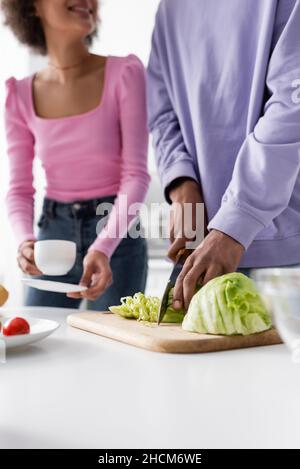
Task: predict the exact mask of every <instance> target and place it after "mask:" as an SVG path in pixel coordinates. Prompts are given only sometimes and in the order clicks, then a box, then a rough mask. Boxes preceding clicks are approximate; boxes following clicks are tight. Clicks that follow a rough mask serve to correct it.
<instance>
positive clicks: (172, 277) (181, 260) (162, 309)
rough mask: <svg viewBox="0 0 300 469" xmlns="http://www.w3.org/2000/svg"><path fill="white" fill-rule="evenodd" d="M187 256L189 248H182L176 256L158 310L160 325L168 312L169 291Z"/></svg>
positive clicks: (158, 323)
mask: <svg viewBox="0 0 300 469" xmlns="http://www.w3.org/2000/svg"><path fill="white" fill-rule="evenodd" d="M186 257H187V250H186V249H181V250H180V251H179V252H178V254H177V257H176V262H175V265H174V267H173V270H172V272H171V275H170V278H169V280H168V283H167V286H166V288H165V291H164V294H163V297H162V300H161V303H160V307H159V311H158V318H157V325H158V326H159V325H160V323H161V322H162V320H163V318H164V315H165V314H166V310H167V307H168V302H169V293H170V290H171V289H172V288H173V287H174V286H175V283H176V280H177V277H178V275H179V274H180V272H181V270H182V266H183V264H184V262H185V259H186Z"/></svg>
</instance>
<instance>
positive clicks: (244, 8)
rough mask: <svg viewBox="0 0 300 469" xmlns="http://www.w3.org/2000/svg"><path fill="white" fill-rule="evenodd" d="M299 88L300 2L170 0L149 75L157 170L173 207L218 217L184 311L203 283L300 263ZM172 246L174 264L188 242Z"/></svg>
mask: <svg viewBox="0 0 300 469" xmlns="http://www.w3.org/2000/svg"><path fill="white" fill-rule="evenodd" d="M299 86H300V0H209V1H207V0H162V2H161V4H160V7H159V10H158V13H157V18H156V25H155V30H154V34H153V45H152V52H151V57H150V62H149V70H148V105H149V124H150V129H151V131H152V133H153V140H154V146H155V151H156V159H157V164H158V171H159V174H160V176H161V180H162V184H163V188H164V191H165V195H166V198H167V200H168V201H169V202H170V203H175V202H177V204H176V206H179V207H180V206H181V205H182V204H184V203H185V202H192V203H193V204H196V203H198V202H204V204H205V208H206V212H207V218H208V227H207V229H208V235H207V236H206V237H205V239H204V241H203V242H202V243H201V244H200V246H199V247H198V248H196V249H195V250H194V251H193V253H192V254H191V255H190V257H189V258H188V259H187V261H186V262H185V265H184V267H183V270H182V273H181V275H180V276H179V278H178V281H177V283H176V286H175V290H174V306H175V307H176V308H180V307H181V306H182V305H183V306H184V307H185V308H187V307H188V305H189V302H190V300H191V297H192V296H193V293H194V291H195V286H196V284H197V283H198V282H199V281H200V280H199V279H200V278H202V281H203V283H206V282H208V281H209V280H210V279H212V278H214V277H216V276H218V275H222V274H225V273H228V272H232V271H235V270H236V269H237V268H252V267H267V266H269V267H271V266H283V265H285V266H288V265H292V264H297V263H300V176H299V170H300V99H297V98H299V95H300V93H299V88H298V87H299ZM176 210H178V209H176ZM176 210H175V212H176ZM174 219H175V225H176V219H180V217H177V216H176V213H175V217H174ZM174 231H175V232H176V226H175V227H173V230H172V233H173V232H174ZM171 241H172V244H171V248H170V252H169V255H170V257H171V258H173V259H174V257H175V256H176V253H177V252H178V251H179V250H180V249H181V248H182V247H183V246H184V245H185V241H186V239H185V238H177V239H176V238H174V237H173V236H171Z"/></svg>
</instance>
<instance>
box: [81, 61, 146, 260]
mask: <svg viewBox="0 0 300 469" xmlns="http://www.w3.org/2000/svg"><path fill="white" fill-rule="evenodd" d="M145 88H146V87H145V69H144V66H143V64H142V63H141V62H140V60H139V59H138V58H137V57H136V56H133V55H130V56H129V57H127V59H126V60H125V61H124V65H123V67H122V71H121V78H120V82H119V84H118V90H117V98H118V103H119V112H120V130H121V137H122V162H121V176H120V186H119V190H118V194H117V197H116V199H115V202H114V206H113V208H112V211H111V212H110V215H109V218H108V221H107V224H106V226H105V227H104V228H103V229H102V231H101V233H100V234H99V235H98V237H97V238H96V240H95V242H94V243H93V244H92V245H91V247H90V250H97V251H101V252H103V253H104V254H106V255H107V256H108V257H111V255H112V254H113V252H114V251H115V249H116V248H117V246H118V245H119V243H120V242H121V240H122V238H123V237H124V236H125V235H126V233H127V231H128V229H129V228H130V226H131V224H132V223H133V222H134V220H135V219H136V215H131V214H128V211H127V207H128V208H130V206H131V205H132V204H135V203H142V202H143V201H144V199H145V196H146V193H147V190H148V186H149V181H150V176H149V174H148V170H147V156H148V129H147V111H146V89H145ZM124 201H125V204H126V206H127V207H126V206H124Z"/></svg>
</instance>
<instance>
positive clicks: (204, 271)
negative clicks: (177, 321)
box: [173, 230, 244, 310]
mask: <svg viewBox="0 0 300 469" xmlns="http://www.w3.org/2000/svg"><path fill="white" fill-rule="evenodd" d="M243 253H244V247H243V246H242V245H241V244H240V243H239V242H238V241H235V240H234V239H233V238H231V237H230V236H227V235H226V234H224V233H222V232H221V231H217V230H212V231H211V232H210V233H209V235H208V236H207V237H206V238H205V239H204V241H203V242H202V243H201V244H200V246H199V247H198V248H197V249H195V251H194V252H193V253H192V254H191V255H190V256H189V257H188V258H187V260H186V261H185V263H184V266H183V268H182V271H181V273H180V275H179V276H178V279H177V282H176V285H175V288H174V300H173V306H174V308H175V309H181V308H182V307H184V309H185V310H187V309H188V306H189V304H190V301H191V299H192V296H193V295H194V293H195V290H196V286H197V285H205V284H206V283H207V282H209V280H212V279H213V278H215V277H218V276H220V275H223V274H227V273H230V272H235V271H236V269H237V267H238V265H239V263H240V260H241V257H242V255H243Z"/></svg>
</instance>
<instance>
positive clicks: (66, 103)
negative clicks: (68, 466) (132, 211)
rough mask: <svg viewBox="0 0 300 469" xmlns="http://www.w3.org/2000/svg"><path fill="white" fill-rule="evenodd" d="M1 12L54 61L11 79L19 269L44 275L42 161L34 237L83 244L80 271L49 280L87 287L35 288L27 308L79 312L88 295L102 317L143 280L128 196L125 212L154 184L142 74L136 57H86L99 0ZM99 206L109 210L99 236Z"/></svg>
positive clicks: (140, 244) (13, 213) (12, 4)
mask: <svg viewBox="0 0 300 469" xmlns="http://www.w3.org/2000/svg"><path fill="white" fill-rule="evenodd" d="M2 8H3V11H4V14H5V17H6V23H7V25H8V26H10V28H11V29H12V31H13V32H14V33H15V35H16V36H17V37H18V38H19V40H20V41H21V42H22V43H25V44H27V45H28V46H30V47H31V48H33V49H35V50H37V51H39V52H41V53H42V54H47V56H48V66H47V68H46V69H45V70H42V71H41V72H39V73H37V74H35V75H34V76H29V77H27V78H25V79H23V80H19V81H18V80H16V79H15V78H11V79H9V80H8V81H7V93H8V94H7V102H6V129H7V140H8V153H9V159H10V168H11V169H10V174H11V179H10V188H9V192H8V195H7V206H8V213H9V217H10V220H11V223H12V226H13V229H14V231H15V234H16V236H17V240H18V245H19V249H18V263H19V266H20V268H21V269H22V270H23V272H24V273H26V274H29V275H40V274H41V272H39V270H38V269H37V267H36V265H35V263H34V244H35V241H36V239H35V236H34V234H33V197H34V188H33V176H32V165H33V160H34V156H35V154H37V155H38V156H39V158H40V159H41V161H42V164H43V167H44V169H45V174H46V181H47V186H46V198H45V201H44V208H43V213H42V216H41V219H40V221H39V228H40V230H39V235H38V239H67V240H72V241H75V242H76V244H77V260H76V264H75V266H74V268H73V269H72V270H71V272H70V273H69V274H68V275H67V276H65V277H63V279H61V278H53V277H52V278H51V279H52V280H53V279H54V280H55V279H56V280H62V281H64V282H70V283H78V282H80V283H81V284H82V285H86V286H87V287H88V289H87V290H86V291H85V292H83V293H81V294H78V293H77V294H69V295H67V296H65V295H62V294H58V293H49V292H42V291H38V290H34V289H30V291H29V294H28V297H27V300H26V304H27V305H43V306H45V305H46V306H57V307H78V306H79V304H80V302H81V300H82V299H83V298H86V299H87V300H88V307H89V308H92V309H97V310H106V309H107V308H108V306H109V305H111V304H116V303H118V302H119V299H120V297H121V296H124V295H131V294H134V293H135V292H136V291H143V290H144V288H145V282H146V274H147V249H146V242H145V239H143V238H142V237H135V239H134V238H133V237H130V236H127V230H128V229H129V224H130V225H132V224H133V221H134V220H136V218H135V217H134V215H132V216H131V217H128V216H127V210H124V208H123V205H122V204H123V203H124V197H125V196H126V201H127V205H128V206H130V205H131V204H132V203H136V202H142V201H143V200H144V197H145V194H146V191H147V188H148V184H149V175H148V172H147V143H148V134H147V123H146V121H147V119H146V104H145V76H144V68H143V66H142V64H141V63H140V61H139V60H138V59H137V58H136V57H135V56H133V55H130V56H128V57H126V58H120V57H111V56H109V57H102V56H98V55H94V54H91V53H90V52H89V46H90V45H91V42H92V40H93V38H94V36H95V35H96V32H97V22H98V1H97V0H52V1H51V2H49V1H47V0H36V1H34V0H32V1H28V0H22V1H21V0H4V1H3V2H2ZM101 203H113V208H112V210H111V212H110V215H109V217H108V221H107V223H106V226H105V229H104V230H102V232H101V233H100V234H99V235H98V236H97V233H96V228H97V224H98V222H99V217H97V216H96V208H97V206H99V204H101ZM102 221H103V219H102ZM134 228H136V231H137V229H138V227H137V226H135V227H134ZM42 278H46V277H42Z"/></svg>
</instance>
